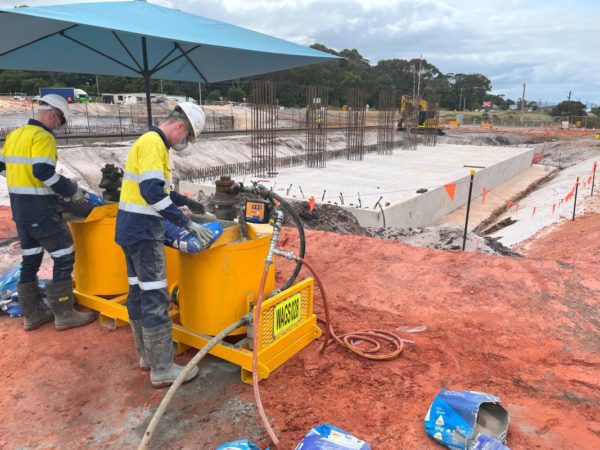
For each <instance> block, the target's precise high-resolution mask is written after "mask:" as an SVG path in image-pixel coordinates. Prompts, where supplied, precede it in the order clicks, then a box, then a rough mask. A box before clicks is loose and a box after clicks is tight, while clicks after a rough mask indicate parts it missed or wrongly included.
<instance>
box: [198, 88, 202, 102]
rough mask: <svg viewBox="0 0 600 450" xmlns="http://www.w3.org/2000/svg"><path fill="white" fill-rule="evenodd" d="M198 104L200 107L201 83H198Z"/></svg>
mask: <svg viewBox="0 0 600 450" xmlns="http://www.w3.org/2000/svg"><path fill="white" fill-rule="evenodd" d="M198 104H199V105H202V83H198Z"/></svg>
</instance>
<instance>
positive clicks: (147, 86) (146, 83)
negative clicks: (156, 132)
mask: <svg viewBox="0 0 600 450" xmlns="http://www.w3.org/2000/svg"><path fill="white" fill-rule="evenodd" d="M144 88H145V89H146V109H147V110H148V128H150V127H151V126H152V125H153V124H152V102H151V101H150V76H145V77H144Z"/></svg>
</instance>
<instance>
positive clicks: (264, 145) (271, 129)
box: [251, 80, 277, 177]
mask: <svg viewBox="0 0 600 450" xmlns="http://www.w3.org/2000/svg"><path fill="white" fill-rule="evenodd" d="M276 105H277V100H276V98H275V83H274V82H273V81H271V80H254V81H252V129H253V130H254V133H253V134H252V140H251V148H252V167H253V173H254V175H255V176H262V177H274V176H276V175H277V167H276V164H277V146H276V140H275V130H276V128H277V107H276Z"/></svg>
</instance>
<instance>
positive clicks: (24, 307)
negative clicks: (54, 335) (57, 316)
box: [17, 280, 54, 331]
mask: <svg viewBox="0 0 600 450" xmlns="http://www.w3.org/2000/svg"><path fill="white" fill-rule="evenodd" d="M17 295H18V296H19V304H20V305H21V312H22V313H23V318H24V319H25V321H24V323H23V325H24V328H25V331H32V330H35V329H36V328H39V327H41V326H42V325H44V324H45V323H48V322H52V321H53V320H54V315H52V311H50V310H49V309H43V308H42V306H41V305H40V301H41V296H40V288H39V286H38V282H37V280H36V281H32V282H30V283H18V284H17Z"/></svg>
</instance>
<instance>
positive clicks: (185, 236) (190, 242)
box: [164, 220, 223, 253]
mask: <svg viewBox="0 0 600 450" xmlns="http://www.w3.org/2000/svg"><path fill="white" fill-rule="evenodd" d="M201 225H202V226H203V227H204V228H207V229H209V230H210V231H211V232H212V234H213V238H212V239H211V241H210V242H209V243H208V245H207V246H206V247H205V246H203V245H202V242H200V239H198V238H197V237H196V236H194V235H193V234H192V233H190V232H189V231H188V230H186V229H185V228H182V227H178V226H177V225H175V224H173V223H171V222H169V221H166V220H165V240H164V243H165V245H167V246H169V247H172V248H176V249H178V250H180V251H182V252H183V253H198V252H199V251H201V250H204V249H205V248H208V247H210V246H211V245H212V244H213V242H215V241H216V240H217V239H219V237H220V236H221V234H223V226H222V225H221V224H220V223H219V222H211V223H203V224H201Z"/></svg>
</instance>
